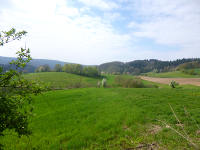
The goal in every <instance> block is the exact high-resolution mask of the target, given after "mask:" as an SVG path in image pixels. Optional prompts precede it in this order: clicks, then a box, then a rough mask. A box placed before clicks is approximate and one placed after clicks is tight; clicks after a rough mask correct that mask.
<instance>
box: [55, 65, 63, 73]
mask: <svg viewBox="0 0 200 150" xmlns="http://www.w3.org/2000/svg"><path fill="white" fill-rule="evenodd" d="M54 71H55V72H62V66H61V65H60V64H56V65H55V66H54Z"/></svg>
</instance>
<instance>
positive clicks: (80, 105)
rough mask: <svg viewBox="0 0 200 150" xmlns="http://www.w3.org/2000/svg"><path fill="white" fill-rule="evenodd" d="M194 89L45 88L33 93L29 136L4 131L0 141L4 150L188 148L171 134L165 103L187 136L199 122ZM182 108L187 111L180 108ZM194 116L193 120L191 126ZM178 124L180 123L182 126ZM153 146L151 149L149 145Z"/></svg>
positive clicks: (171, 119)
mask: <svg viewBox="0 0 200 150" xmlns="http://www.w3.org/2000/svg"><path fill="white" fill-rule="evenodd" d="M199 100H200V90H199V89H168V88H161V89H155V88H142V89H126V88H106V89H103V88H82V89H70V90H59V91H50V92H46V93H44V94H43V95H40V96H37V97H34V104H33V105H34V107H35V109H34V117H33V118H32V120H31V121H30V128H31V129H32V131H33V134H32V135H31V136H30V137H26V136H22V137H21V138H18V136H17V135H16V134H15V133H13V132H11V131H7V132H6V136H5V137H4V138H2V137H0V143H1V144H3V145H4V146H5V147H4V148H5V149H7V150H8V149H9V150H25V149H27V150H30V149H34V150H39V149H41V150H45V149H52V150H66V149H67V150H68V149H70V150H71V149H72V150H78V149H90V150H95V149H98V150H102V149H111V150H118V149H128V148H129V149H131V148H136V147H137V146H144V147H143V148H144V149H146V148H147V147H145V144H146V145H148V144H149V145H150V144H152V145H154V146H155V147H156V148H158V149H171V150H174V149H176V150H182V149H184V148H185V149H194V148H193V147H192V146H191V145H189V144H188V142H187V141H186V140H185V139H184V138H182V137H181V136H179V135H178V134H177V133H175V132H174V131H172V130H171V129H169V128H167V127H166V126H165V125H163V124H162V123H161V122H159V121H157V120H162V121H166V122H167V123H168V124H170V125H171V126H172V127H174V128H176V129H177V130H178V131H180V132H182V131H181V128H180V126H179V125H178V123H177V121H176V119H175V117H174V116H173V113H172V111H171V110H170V107H169V105H168V104H169V103H170V104H171V106H172V107H173V108H174V111H175V112H176V114H177V116H178V117H179V119H180V120H181V123H182V124H184V129H185V131H186V132H187V134H188V135H189V136H190V137H191V139H192V140H193V141H194V142H195V143H196V144H200V140H199V139H200V135H199V134H196V133H197V131H198V130H199V129H198V124H199V123H200V109H199V106H200V101H199ZM184 107H185V108H186V109H187V111H188V112H189V113H190V115H191V116H192V118H191V116H190V115H188V114H187V113H185V112H184ZM195 120H196V121H197V123H198V124H196V122H195ZM182 124H180V125H182ZM155 147H154V148H155Z"/></svg>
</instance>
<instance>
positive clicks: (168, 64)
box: [99, 58, 200, 75]
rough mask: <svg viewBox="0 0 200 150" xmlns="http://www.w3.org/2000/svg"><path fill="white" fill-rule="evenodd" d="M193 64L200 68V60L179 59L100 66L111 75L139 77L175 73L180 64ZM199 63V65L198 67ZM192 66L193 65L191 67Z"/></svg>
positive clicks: (101, 69)
mask: <svg viewBox="0 0 200 150" xmlns="http://www.w3.org/2000/svg"><path fill="white" fill-rule="evenodd" d="M188 62H189V63H192V65H193V66H199V62H200V59H199V58H194V59H177V60H175V61H160V60H156V59H149V60H135V61H131V62H126V63H123V62H109V63H104V64H101V65H100V66H99V69H100V71H101V72H104V73H109V74H132V75H138V74H141V73H147V72H156V73H158V72H168V71H174V70H176V68H177V67H178V66H179V65H180V64H184V63H188ZM197 62H198V65H197ZM189 66H191V65H189Z"/></svg>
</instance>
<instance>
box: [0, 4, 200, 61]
mask: <svg viewBox="0 0 200 150" xmlns="http://www.w3.org/2000/svg"><path fill="white" fill-rule="evenodd" d="M0 1H1V5H0V30H8V29H10V28H12V27H15V28H16V29H17V30H26V31H28V35H27V36H26V37H25V38H24V39H23V40H22V41H20V42H19V41H17V42H13V43H10V44H8V45H6V46H4V47H1V48H0V55H1V56H15V52H16V50H17V49H18V48H20V47H22V46H24V45H25V43H26V45H27V46H28V47H29V48H30V49H31V53H32V57H33V58H46V59H56V60H62V61H66V62H75V63H81V64H101V63H104V62H109V61H124V62H127V61H132V60H136V59H161V60H174V59H178V58H189V57H190V58H191V57H192V58H194V57H195V58H196V57H200V1H199V0H190V1H188V0H175V1H170V0H0Z"/></svg>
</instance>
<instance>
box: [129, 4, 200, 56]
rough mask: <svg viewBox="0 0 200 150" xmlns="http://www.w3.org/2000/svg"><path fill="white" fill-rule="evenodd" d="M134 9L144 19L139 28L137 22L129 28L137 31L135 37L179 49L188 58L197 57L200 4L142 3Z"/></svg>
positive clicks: (199, 35)
mask: <svg viewBox="0 0 200 150" xmlns="http://www.w3.org/2000/svg"><path fill="white" fill-rule="evenodd" d="M134 5H135V9H136V10H137V14H138V15H139V16H140V17H142V18H143V22H142V23H141V24H139V25H137V23H136V24H135V23H134V22H133V23H130V24H129V27H135V26H137V27H138V31H135V32H134V33H133V35H134V36H136V37H146V38H151V39H154V40H155V41H156V42H157V43H159V44H164V45H172V46H173V45H175V46H179V47H180V48H181V49H182V51H181V52H182V53H183V54H182V55H184V56H185V57H187V55H188V57H189V56H192V55H193V56H195V55H194V54H196V53H197V51H199V50H200V42H199V41H200V1H199V0H191V1H187V0H176V1H168V0H162V1H160V0H154V1H152V0H141V1H140V3H135V4H134ZM199 54H200V53H199ZM199 54H198V55H197V56H198V57H199V56H200V55H199Z"/></svg>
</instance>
